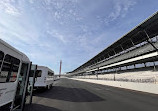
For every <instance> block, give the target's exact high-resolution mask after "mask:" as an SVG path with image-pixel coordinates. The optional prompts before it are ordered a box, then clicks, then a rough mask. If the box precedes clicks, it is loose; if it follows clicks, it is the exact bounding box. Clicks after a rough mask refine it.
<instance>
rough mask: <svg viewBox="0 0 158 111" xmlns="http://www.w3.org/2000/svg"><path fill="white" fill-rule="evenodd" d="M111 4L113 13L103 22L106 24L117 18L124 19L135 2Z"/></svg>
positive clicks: (127, 1)
mask: <svg viewBox="0 0 158 111" xmlns="http://www.w3.org/2000/svg"><path fill="white" fill-rule="evenodd" d="M113 2H114V3H113V11H112V12H111V13H110V14H109V15H108V17H107V18H105V20H104V21H105V23H106V24H108V23H109V22H112V21H114V20H116V19H117V18H119V17H125V16H126V14H127V12H128V11H129V9H130V8H132V6H133V5H135V4H136V1H135V0H117V1H116V0H114V1H113Z"/></svg>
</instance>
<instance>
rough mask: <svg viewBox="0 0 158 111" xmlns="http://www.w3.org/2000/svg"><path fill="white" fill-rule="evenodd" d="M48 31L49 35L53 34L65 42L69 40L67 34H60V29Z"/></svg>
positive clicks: (52, 35)
mask: <svg viewBox="0 0 158 111" xmlns="http://www.w3.org/2000/svg"><path fill="white" fill-rule="evenodd" d="M47 33H48V34H49V35H51V37H54V38H56V39H58V40H60V41H61V42H63V43H67V40H66V39H65V36H64V35H62V34H60V33H58V31H55V30H52V31H49V30H48V31H47Z"/></svg>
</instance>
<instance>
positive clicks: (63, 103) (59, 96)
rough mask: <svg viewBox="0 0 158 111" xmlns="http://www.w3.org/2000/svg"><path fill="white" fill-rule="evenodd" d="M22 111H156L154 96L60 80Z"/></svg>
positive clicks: (37, 93)
mask: <svg viewBox="0 0 158 111" xmlns="http://www.w3.org/2000/svg"><path fill="white" fill-rule="evenodd" d="M25 111H158V95H153V94H148V93H142V92H136V91H131V90H125V89H119V88H114V87H109V86H104V85H97V84H92V83H86V82H81V81H76V80H71V79H66V78H62V79H60V80H58V81H56V82H55V84H54V87H53V88H51V89H50V90H45V91H43V90H39V91H36V92H35V93H34V97H33V104H32V105H26V107H25Z"/></svg>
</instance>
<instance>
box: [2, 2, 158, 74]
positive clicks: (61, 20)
mask: <svg viewBox="0 0 158 111" xmlns="http://www.w3.org/2000/svg"><path fill="white" fill-rule="evenodd" d="M157 5H158V0H0V38H1V39H3V40H5V41H6V42H8V43H9V44H11V45H12V46H14V47H15V48H17V49H18V50H20V51H22V52H24V53H25V54H26V55H27V56H28V57H29V58H30V60H31V61H33V63H35V64H39V65H45V66H48V67H50V68H51V69H53V70H54V71H55V72H56V73H58V72H59V62H60V60H62V61H63V66H62V72H68V71H72V70H74V69H75V68H77V67H78V66H80V65H81V64H83V63H84V62H86V61H87V60H89V59H90V58H92V57H93V56H95V55H96V54H98V53H99V52H100V51H102V50H103V49H104V48H106V47H107V46H109V45H110V44H111V43H113V42H114V41H116V40H117V39H119V38H120V37H121V36H123V35H124V34H126V33H127V32H128V31H130V30H131V29H132V28H134V27H135V26H136V25H138V24H139V23H141V22H142V21H143V20H145V19H146V18H148V17H149V16H151V15H152V14H153V13H154V12H156V11H158V6H157Z"/></svg>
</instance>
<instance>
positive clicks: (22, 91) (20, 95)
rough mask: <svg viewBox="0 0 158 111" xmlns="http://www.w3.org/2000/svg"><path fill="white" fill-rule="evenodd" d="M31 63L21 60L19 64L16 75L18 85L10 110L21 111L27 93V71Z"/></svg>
mask: <svg viewBox="0 0 158 111" xmlns="http://www.w3.org/2000/svg"><path fill="white" fill-rule="evenodd" d="M31 64H32V63H25V62H23V63H22V65H21V71H20V75H19V77H18V85H17V90H16V94H15V99H14V102H13V104H12V106H13V109H12V111H23V109H24V105H25V101H26V96H27V94H28V89H27V87H28V80H29V72H30V68H31Z"/></svg>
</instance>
